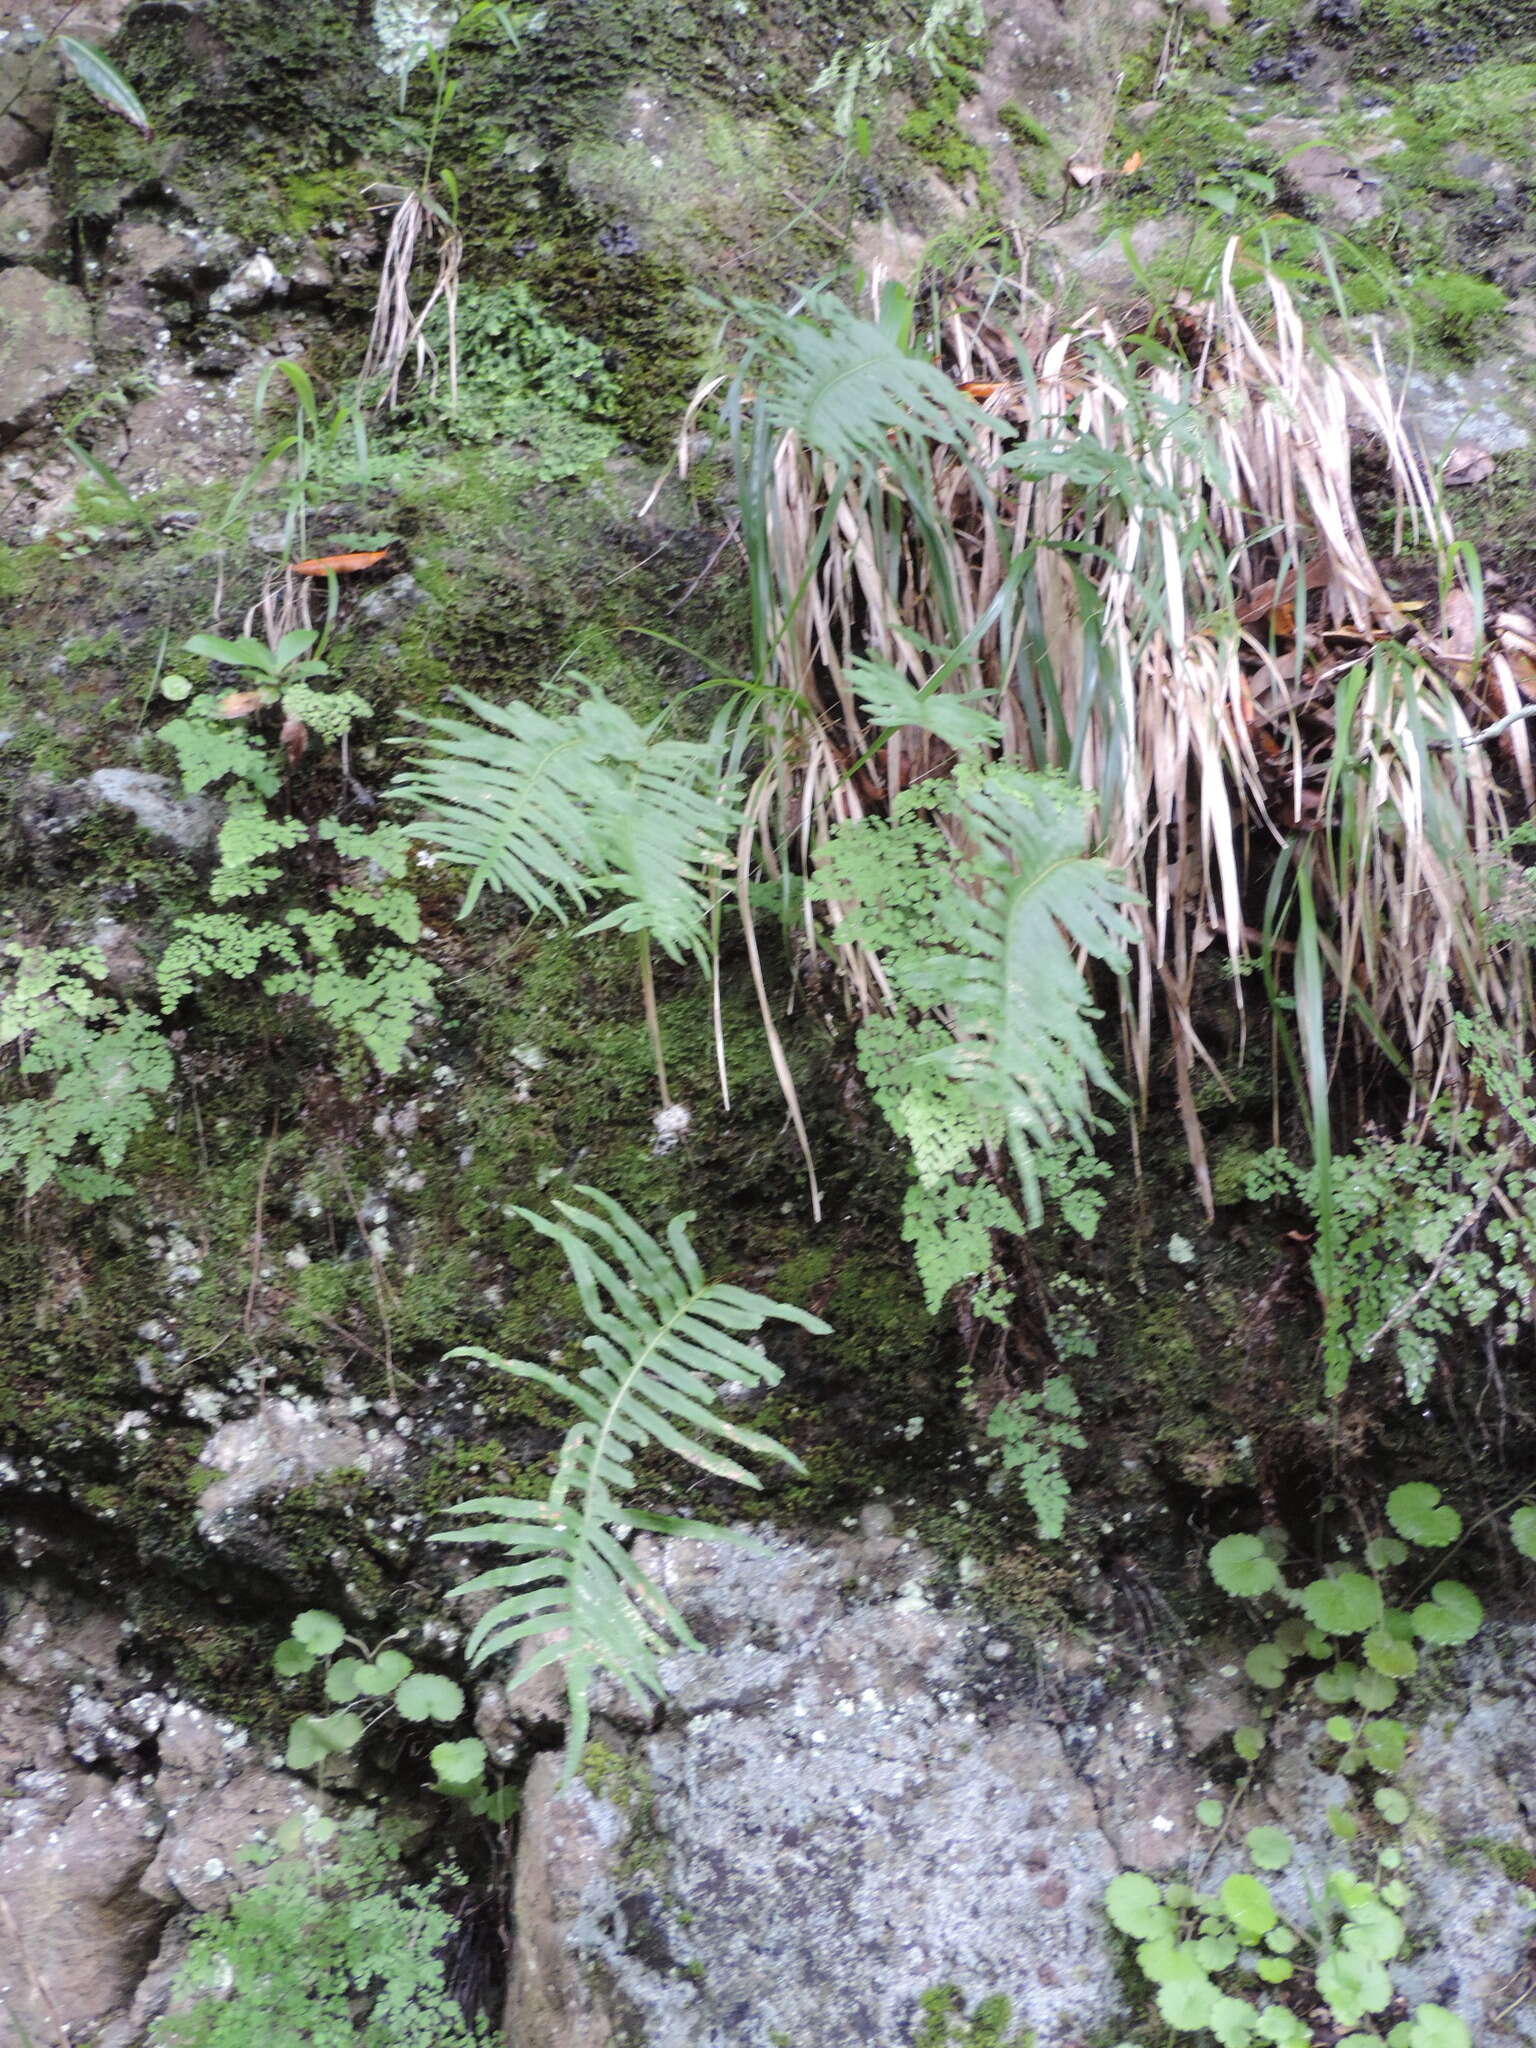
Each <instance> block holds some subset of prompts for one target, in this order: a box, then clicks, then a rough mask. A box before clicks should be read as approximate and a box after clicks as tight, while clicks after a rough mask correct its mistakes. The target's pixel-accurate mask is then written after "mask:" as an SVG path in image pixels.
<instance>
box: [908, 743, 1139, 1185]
mask: <svg viewBox="0 0 1536 2048" xmlns="http://www.w3.org/2000/svg"><path fill="white" fill-rule="evenodd" d="M956 783H957V788H958V789H959V792H960V799H961V802H960V809H959V812H958V822H959V827H960V829H961V830H962V831H963V832H964V833H966V834H967V835H968V836H969V837H970V838H971V839H972V841H973V842H974V848H975V850H974V852H973V853H971V854H969V855H968V857H967V858H966V859H965V862H964V867H965V870H966V872H967V874H968V875H969V877H970V878H971V879H972V882H973V891H972V892H971V893H969V896H968V895H967V892H964V891H962V890H959V889H956V890H952V891H950V892H948V893H947V894H946V895H945V896H944V897H942V898H941V899H940V903H939V911H940V919H941V923H942V925H943V927H944V928H945V930H946V934H947V936H948V938H949V940H950V945H949V947H948V948H947V949H945V950H943V951H941V952H937V953H934V954H932V955H930V957H929V958H928V959H927V960H926V961H924V962H922V963H921V964H920V965H919V966H918V967H917V968H916V970H915V971H914V973H913V974H912V976H911V981H910V985H911V987H912V990H913V992H914V993H915V994H921V993H926V994H927V995H928V997H929V999H930V1001H931V1002H932V1003H933V1004H934V1005H935V1006H938V1005H942V1006H943V1008H944V1010H945V1012H946V1014H947V1016H948V1019H949V1022H950V1024H951V1027H952V1028H953V1031H954V1034H955V1051H954V1054H953V1056H952V1058H951V1061H950V1071H951V1073H952V1074H954V1076H955V1077H956V1078H957V1079H960V1080H963V1081H964V1083H965V1085H966V1087H967V1088H968V1090H969V1091H970V1094H971V1097H972V1099H973V1101H974V1102H975V1103H976V1104H977V1106H978V1108H980V1109H981V1110H982V1112H983V1114H985V1112H986V1111H987V1110H988V1109H995V1111H996V1113H997V1114H998V1115H999V1116H1000V1117H1001V1119H1002V1121H1003V1124H1004V1127H1005V1130H1006V1133H1007V1140H1008V1148H1009V1151H1010V1152H1011V1154H1012V1156H1013V1161H1014V1165H1015V1166H1016V1168H1017V1169H1018V1173H1019V1178H1020V1180H1021V1181H1022V1182H1023V1186H1024V1195H1025V1201H1026V1205H1027V1207H1028V1209H1029V1211H1030V1214H1031V1218H1032V1220H1034V1221H1038V1220H1039V1213H1040V1196H1039V1183H1038V1176H1037V1174H1036V1172H1035V1166H1034V1156H1035V1154H1036V1152H1037V1151H1038V1150H1039V1149H1040V1148H1041V1147H1042V1146H1043V1145H1047V1144H1049V1143H1050V1141H1051V1140H1052V1138H1053V1137H1054V1136H1055V1135H1056V1134H1057V1133H1058V1132H1060V1131H1062V1130H1065V1131H1067V1132H1069V1133H1070V1134H1071V1135H1073V1136H1074V1137H1079V1138H1082V1137H1085V1136H1086V1130H1087V1124H1088V1119H1089V1108H1088V1103H1089V1088H1090V1086H1095V1087H1098V1088H1102V1089H1103V1090H1104V1091H1105V1092H1106V1093H1107V1094H1109V1095H1110V1096H1112V1097H1114V1098H1115V1099H1116V1100H1121V1099H1123V1098H1122V1096H1121V1091H1120V1090H1119V1088H1118V1087H1117V1086H1116V1084H1115V1082H1114V1079H1113V1077H1112V1076H1111V1074H1110V1072H1109V1068H1108V1066H1107V1065H1106V1063H1105V1060H1104V1055H1103V1053H1102V1051H1101V1049H1100V1046H1099V1042H1098V1039H1097V1038H1096V1036H1095V1035H1094V1030H1093V1026H1094V1023H1095V1022H1096V1021H1097V1018H1098V1014H1099V1013H1098V1011H1097V1010H1096V1009H1095V1008H1094V1006H1093V1003H1092V1000H1091V998H1090V994H1089V990H1088V987H1087V983H1086V982H1085V980H1084V978H1083V973H1082V969H1081V967H1080V966H1079V964H1078V963H1079V958H1080V956H1086V957H1087V958H1088V959H1092V960H1101V961H1103V962H1104V963H1105V965H1106V966H1108V967H1110V968H1111V969H1113V971H1114V972H1115V973H1117V974H1124V973H1125V972H1126V970H1127V968H1128V967H1129V964H1130V962H1129V957H1128V955H1129V949H1130V947H1131V946H1132V945H1133V944H1134V942H1135V939H1136V928H1135V925H1134V924H1133V922H1132V920H1131V917H1130V915H1129V908H1128V907H1129V906H1130V905H1131V904H1132V903H1134V902H1135V900H1136V899H1135V896H1134V893H1133V892H1132V891H1131V890H1130V889H1128V888H1127V887H1126V886H1125V884H1124V883H1123V882H1122V881H1121V879H1120V877H1119V875H1118V874H1117V873H1116V872H1115V870H1114V869H1113V868H1111V867H1110V865H1109V863H1108V862H1107V861H1104V860H1099V859H1094V858H1093V857H1091V856H1089V855H1088V854H1086V853H1085V852H1084V850H1083V842H1084V838H1085V836H1086V827H1087V814H1088V809H1089V800H1088V799H1087V798H1086V797H1085V795H1084V794H1083V792H1081V791H1080V790H1077V789H1074V788H1073V787H1072V786H1071V785H1070V784H1068V783H1065V782H1062V781H1060V780H1058V779H1056V778H1054V777H1051V776H1046V775H1036V774H1030V773H1028V772H1026V771H1024V770H1021V769H1017V768H1013V767H1010V766H1002V767H997V768H993V769H991V770H989V771H987V772H986V773H985V774H983V775H979V776H976V777H974V778H973V777H966V776H961V777H957V778H956Z"/></svg>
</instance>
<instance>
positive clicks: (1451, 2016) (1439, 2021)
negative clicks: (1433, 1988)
mask: <svg viewBox="0 0 1536 2048" xmlns="http://www.w3.org/2000/svg"><path fill="white" fill-rule="evenodd" d="M1398 2032H1399V2029H1398V2028H1396V2027H1394V2028H1393V2029H1392V2032H1391V2033H1390V2034H1388V2036H1387V2039H1388V2040H1389V2041H1392V2040H1395V2039H1396V2037H1397V2034H1398ZM1404 2038H1405V2039H1406V2040H1407V2042H1408V2043H1409V2044H1410V2048H1472V2036H1471V2035H1470V2034H1469V2033H1468V2032H1467V2029H1466V2026H1465V2024H1464V2023H1463V2022H1462V2021H1461V2020H1459V2019H1457V2017H1456V2015H1455V2013H1453V2012H1447V2010H1446V2008H1445V2007H1444V2006H1443V2005H1416V2006H1415V2007H1414V2008H1413V2020H1412V2022H1411V2032H1409V2033H1408V2034H1407V2035H1406V2036H1405V2037H1404Z"/></svg>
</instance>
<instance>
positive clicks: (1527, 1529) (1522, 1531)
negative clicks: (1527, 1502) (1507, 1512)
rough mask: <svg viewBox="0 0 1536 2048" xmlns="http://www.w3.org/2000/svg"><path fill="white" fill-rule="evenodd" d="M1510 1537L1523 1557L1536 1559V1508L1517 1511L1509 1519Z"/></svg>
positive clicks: (1518, 1509) (1517, 1509)
mask: <svg viewBox="0 0 1536 2048" xmlns="http://www.w3.org/2000/svg"><path fill="white" fill-rule="evenodd" d="M1509 1535H1510V1541H1511V1542H1512V1543H1513V1544H1514V1546H1515V1548H1516V1550H1518V1551H1519V1553H1520V1555H1521V1556H1522V1557H1536V1507H1526V1508H1516V1509H1515V1512H1514V1513H1513V1514H1512V1515H1511V1516H1510V1518H1509Z"/></svg>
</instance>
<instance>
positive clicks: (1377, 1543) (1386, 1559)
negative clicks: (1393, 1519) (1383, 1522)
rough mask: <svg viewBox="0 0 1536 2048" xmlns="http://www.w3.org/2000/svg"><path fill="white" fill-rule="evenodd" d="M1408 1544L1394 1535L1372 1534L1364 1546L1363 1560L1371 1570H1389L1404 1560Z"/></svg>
mask: <svg viewBox="0 0 1536 2048" xmlns="http://www.w3.org/2000/svg"><path fill="white" fill-rule="evenodd" d="M1407 1555H1408V1546H1407V1544H1406V1543H1401V1542H1399V1541H1398V1539H1397V1537H1395V1536H1373V1537H1372V1538H1371V1540H1370V1542H1369V1543H1367V1545H1366V1546H1365V1561H1366V1563H1367V1564H1368V1565H1369V1566H1370V1568H1371V1570H1372V1571H1373V1572H1389V1571H1391V1570H1392V1568H1393V1566H1394V1565H1399V1564H1402V1563H1403V1562H1404V1560H1405V1559H1406V1558H1407Z"/></svg>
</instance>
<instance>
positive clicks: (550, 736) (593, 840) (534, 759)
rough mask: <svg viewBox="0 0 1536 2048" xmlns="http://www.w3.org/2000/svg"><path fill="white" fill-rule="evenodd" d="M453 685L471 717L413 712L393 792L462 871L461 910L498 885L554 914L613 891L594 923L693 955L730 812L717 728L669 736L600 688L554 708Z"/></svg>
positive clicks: (732, 797) (733, 780)
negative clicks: (413, 751) (406, 760)
mask: <svg viewBox="0 0 1536 2048" xmlns="http://www.w3.org/2000/svg"><path fill="white" fill-rule="evenodd" d="M455 695H456V696H457V697H458V699H459V701H460V702H462V703H463V704H465V705H467V706H468V707H469V709H470V710H471V711H472V712H474V713H475V717H476V720H477V721H478V722H476V723H471V722H470V721H469V720H467V719H461V718H426V719H423V720H421V721H420V722H421V723H422V724H423V725H424V726H425V728H426V738H425V743H424V746H423V748H422V750H421V751H420V752H419V753H418V754H417V755H416V756H415V757H414V759H413V760H412V761H411V763H410V766H409V769H408V771H407V773H406V774H405V775H404V776H402V777H401V778H400V780H399V781H398V782H397V784H396V789H397V792H398V793H399V794H400V795H401V796H403V797H405V798H406V799H407V800H408V801H410V802H413V803H415V804H416V805H417V806H418V807H419V809H420V812H421V815H420V817H419V819H418V821H417V823H416V825H415V826H414V828H413V829H414V831H415V833H416V836H417V837H419V838H422V839H425V840H426V841H428V842H429V843H430V844H431V845H433V846H435V847H436V848H437V849H438V852H439V854H440V856H441V857H442V858H443V859H444V860H446V861H447V862H449V863H450V864H451V865H452V866H454V867H458V868H463V869H464V870H465V871H466V876H467V885H466V890H465V897H464V909H465V910H469V909H472V908H473V906H474V904H475V902H476V900H477V899H478V897H479V896H480V893H481V891H482V890H484V889H488V888H489V889H494V890H504V891H505V892H507V893H508V894H509V895H513V896H516V897H517V898H518V899H519V900H520V901H521V902H522V903H523V904H524V905H525V906H526V907H527V908H528V909H529V910H530V911H541V910H542V911H547V912H548V913H549V914H550V915H551V916H554V917H556V918H558V919H560V920H561V922H562V923H563V922H566V921H568V920H569V919H570V918H571V917H572V916H574V915H579V914H580V913H582V912H584V911H586V910H587V909H589V908H590V907H591V906H592V905H593V904H594V903H596V902H597V901H599V900H600V899H601V898H603V897H605V896H608V895H615V896H617V897H618V899H619V901H618V903H617V904H616V905H615V906H614V907H613V908H612V909H610V910H608V911H607V912H606V914H605V915H603V916H601V917H599V918H597V919H596V920H595V922H594V924H593V926H592V929H605V928H609V927H616V928H618V929H620V930H622V931H628V932H634V933H638V934H640V935H641V936H643V937H646V938H650V939H654V940H655V942H656V943H657V944H658V945H659V946H660V947H661V948H662V950H663V951H664V952H666V953H668V954H670V955H671V956H672V957H673V958H678V957H681V956H682V955H683V954H684V953H699V952H700V951H701V948H702V943H703V941H702V936H701V934H702V930H703V927H704V924H705V922H706V920H707V917H708V911H709V903H710V899H711V887H712V883H713V881H714V878H715V877H716V876H717V875H718V873H719V871H720V869H721V867H722V865H723V863H724V861H725V857H726V854H725V850H726V849H727V848H728V847H729V846H731V845H732V844H733V843H734V838H735V832H736V823H737V818H738V815H739V801H738V792H739V788H740V778H739V777H738V776H733V775H724V776H722V773H721V765H720V764H721V747H720V744H719V741H718V739H711V740H704V741H694V740H678V739H664V738H662V737H661V736H660V735H659V733H658V730H657V728H656V727H655V726H649V727H648V726H642V725H639V724H637V723H636V721H635V720H634V719H633V718H631V717H630V715H629V713H628V712H627V711H625V710H624V709H623V708H622V707H621V706H619V705H617V704H614V703H612V702H611V701H610V700H609V699H607V698H606V697H604V696H602V695H601V694H599V693H594V694H592V695H589V696H587V697H585V698H584V699H582V700H581V701H580V702H579V703H577V704H576V705H575V706H574V707H573V708H572V709H570V710H568V711H562V712H560V713H558V714H556V713H551V712H546V711H540V710H538V709H536V708H535V707H534V706H533V705H531V704H523V703H517V702H512V703H507V704H492V703H490V702H488V701H487V700H486V699H485V698H483V697H476V696H473V695H471V694H470V693H469V692H468V691H457V692H455Z"/></svg>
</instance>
